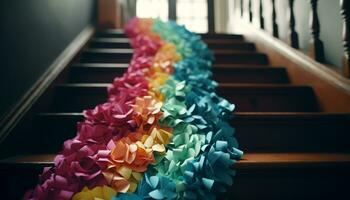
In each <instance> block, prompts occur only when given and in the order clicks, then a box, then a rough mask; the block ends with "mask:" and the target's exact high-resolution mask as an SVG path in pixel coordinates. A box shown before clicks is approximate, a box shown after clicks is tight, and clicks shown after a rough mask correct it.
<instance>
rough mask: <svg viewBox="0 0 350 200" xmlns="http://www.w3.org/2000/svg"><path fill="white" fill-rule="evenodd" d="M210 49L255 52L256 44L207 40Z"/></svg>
mask: <svg viewBox="0 0 350 200" xmlns="http://www.w3.org/2000/svg"><path fill="white" fill-rule="evenodd" d="M205 43H207V45H208V47H209V49H211V50H215V49H231V50H236V51H255V45H254V43H250V42H240V41H238V42H237V41H233V42H229V41H225V40H218V41H216V40H205Z"/></svg>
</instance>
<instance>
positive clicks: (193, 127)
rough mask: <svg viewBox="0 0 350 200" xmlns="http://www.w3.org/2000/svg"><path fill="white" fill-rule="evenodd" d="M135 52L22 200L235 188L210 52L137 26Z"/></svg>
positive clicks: (165, 29)
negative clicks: (51, 165)
mask: <svg viewBox="0 0 350 200" xmlns="http://www.w3.org/2000/svg"><path fill="white" fill-rule="evenodd" d="M125 32H126V34H127V35H128V37H129V39H130V43H131V45H132V47H133V48H134V54H133V57H132V59H131V62H130V64H129V67H128V70H127V72H126V73H125V74H124V75H123V76H122V77H117V78H115V80H114V81H113V83H112V84H111V86H109V87H108V91H107V92H108V99H107V102H106V103H104V104H101V105H97V106H96V107H95V108H94V109H91V110H85V111H84V117H85V120H84V121H82V122H79V123H78V132H77V136H76V137H75V138H72V139H70V140H67V141H66V142H65V143H64V145H63V150H62V151H61V152H60V153H59V154H58V155H57V156H56V158H55V162H54V163H55V165H54V166H53V167H51V168H45V169H44V171H43V173H42V175H41V176H40V178H39V183H38V185H37V186H36V187H35V188H34V189H33V190H30V191H28V192H27V193H26V194H25V195H24V199H32V200H34V199H35V200H44V199H52V200H63V199H73V200H80V199H81V200H83V199H84V200H90V199H91V200H96V199H106V200H107V199H108V200H109V199H113V200H123V199H131V200H139V199H216V198H217V197H218V195H220V194H222V193H223V192H225V191H226V190H227V188H228V187H229V186H230V185H232V184H233V176H234V175H235V172H234V170H233V169H232V165H234V163H235V162H236V160H238V159H239V158H240V157H241V156H242V154H243V152H242V151H240V150H238V149H237V148H238V143H237V141H236V139H235V137H234V128H232V127H231V126H230V125H229V123H228V122H227V120H229V119H231V117H232V111H233V110H234V105H233V104H231V103H229V102H228V101H226V100H225V99H223V98H221V97H219V96H218V95H217V94H216V93H215V88H216V86H217V83H216V82H215V81H213V80H212V72H211V67H212V63H213V61H214V56H213V54H212V52H211V51H210V50H209V49H208V47H207V45H206V44H205V43H204V42H203V41H202V40H201V37H200V36H198V35H196V34H194V33H192V32H190V31H188V30H186V29H185V28H184V27H183V26H179V25H177V24H176V23H174V22H166V23H165V22H162V21H160V20H157V19H155V20H153V19H139V18H134V19H132V20H131V21H129V23H127V24H126V26H125Z"/></svg>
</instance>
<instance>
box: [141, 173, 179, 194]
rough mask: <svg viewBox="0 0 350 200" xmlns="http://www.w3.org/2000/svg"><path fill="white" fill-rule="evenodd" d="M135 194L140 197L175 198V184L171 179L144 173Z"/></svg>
mask: <svg viewBox="0 0 350 200" xmlns="http://www.w3.org/2000/svg"><path fill="white" fill-rule="evenodd" d="M136 194H137V195H138V196H139V197H140V198H141V199H176V198H177V197H178V194H177V193H176V184H175V183H174V182H173V181H171V179H169V178H167V177H165V176H161V175H155V176H151V175H149V174H145V175H144V177H143V179H142V181H141V182H140V184H139V187H138V188H137V191H136Z"/></svg>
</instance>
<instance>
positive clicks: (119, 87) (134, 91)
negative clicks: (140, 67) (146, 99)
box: [108, 73, 148, 104]
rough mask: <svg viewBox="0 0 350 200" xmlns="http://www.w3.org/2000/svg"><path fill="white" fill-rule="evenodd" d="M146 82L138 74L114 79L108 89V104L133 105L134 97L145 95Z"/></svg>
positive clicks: (129, 74)
mask: <svg viewBox="0 0 350 200" xmlns="http://www.w3.org/2000/svg"><path fill="white" fill-rule="evenodd" d="M147 90H148V82H147V80H146V79H145V78H144V77H143V76H142V75H140V74H138V73H126V74H124V75H123V77H121V78H119V77H118V78H116V79H114V82H113V84H112V85H111V86H109V87H108V97H109V101H110V102H118V103H129V104H130V102H131V103H133V101H134V100H135V98H136V97H139V96H144V95H146V94H147Z"/></svg>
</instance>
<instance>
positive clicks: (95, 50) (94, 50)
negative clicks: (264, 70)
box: [83, 48, 265, 55]
mask: <svg viewBox="0 0 350 200" xmlns="http://www.w3.org/2000/svg"><path fill="white" fill-rule="evenodd" d="M213 51H214V54H216V55H265V54H264V53H260V52H255V51H241V50H230V49H215V50H213ZM83 52H88V53H103V54H118V53H133V52H134V50H133V49H131V48H87V49H84V50H83Z"/></svg>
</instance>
